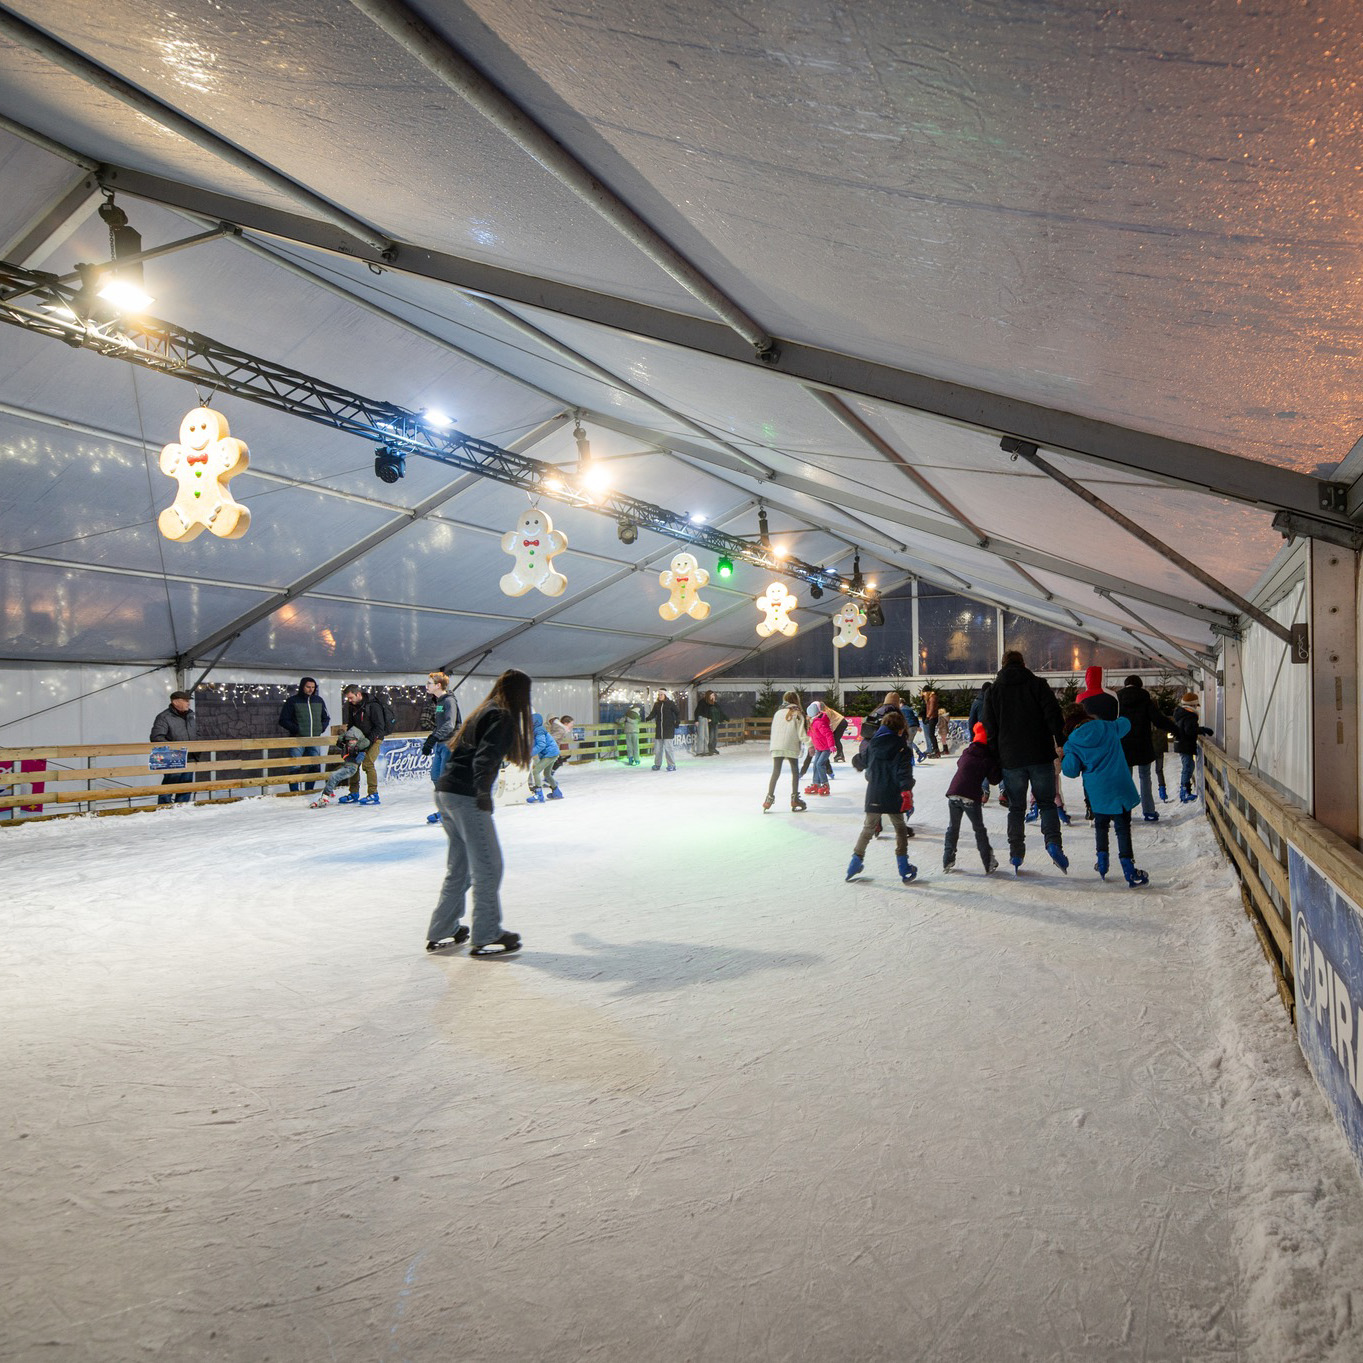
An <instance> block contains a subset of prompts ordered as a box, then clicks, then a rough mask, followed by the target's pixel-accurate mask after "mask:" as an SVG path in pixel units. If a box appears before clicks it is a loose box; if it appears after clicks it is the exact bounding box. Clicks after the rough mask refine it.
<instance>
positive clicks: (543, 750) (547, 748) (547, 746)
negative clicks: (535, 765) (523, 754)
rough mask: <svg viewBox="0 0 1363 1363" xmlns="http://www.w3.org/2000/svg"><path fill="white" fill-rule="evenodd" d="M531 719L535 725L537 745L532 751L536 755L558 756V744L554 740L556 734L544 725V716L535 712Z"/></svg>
mask: <svg viewBox="0 0 1363 1363" xmlns="http://www.w3.org/2000/svg"><path fill="white" fill-rule="evenodd" d="M530 721H531V723H532V724H534V726H535V746H534V747H533V748H532V749H531V752H532V753H533V755H534V756H535V757H557V756H558V744H557V743H555V742H554V736H553V734H551V733H550V732H549V730H548V729H546V728H545V727H544V716H543V715H540V714H533V715H531V716H530Z"/></svg>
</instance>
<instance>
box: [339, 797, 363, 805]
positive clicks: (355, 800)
mask: <svg viewBox="0 0 1363 1363" xmlns="http://www.w3.org/2000/svg"><path fill="white" fill-rule="evenodd" d="M336 803H337V804H338V805H357V804H359V803H360V797H359V796H358V795H342V796H341V797H340V799H338V800H337V801H336Z"/></svg>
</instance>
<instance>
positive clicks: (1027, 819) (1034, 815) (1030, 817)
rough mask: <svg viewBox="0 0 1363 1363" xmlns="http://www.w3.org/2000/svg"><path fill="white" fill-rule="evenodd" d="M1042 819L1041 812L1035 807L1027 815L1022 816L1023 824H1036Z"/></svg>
mask: <svg viewBox="0 0 1363 1363" xmlns="http://www.w3.org/2000/svg"><path fill="white" fill-rule="evenodd" d="M1040 817H1041V811H1040V810H1039V809H1038V808H1037V807H1036V806H1035V805H1033V806H1032V807H1031V808H1030V809H1029V810H1028V811H1027V813H1026V814H1024V815H1023V816H1022V821H1023V823H1035V822H1036V821H1037V820H1038V819H1039V818H1040Z"/></svg>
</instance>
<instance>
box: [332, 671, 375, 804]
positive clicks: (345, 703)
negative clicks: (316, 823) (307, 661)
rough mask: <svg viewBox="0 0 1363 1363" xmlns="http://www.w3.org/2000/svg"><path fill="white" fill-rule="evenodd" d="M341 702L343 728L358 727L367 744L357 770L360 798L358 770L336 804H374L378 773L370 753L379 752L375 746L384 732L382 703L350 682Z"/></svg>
mask: <svg viewBox="0 0 1363 1363" xmlns="http://www.w3.org/2000/svg"><path fill="white" fill-rule="evenodd" d="M341 701H342V706H341V719H342V723H344V725H345V727H346V728H347V729H352V728H353V729H358V730H359V731H360V732H361V733H362V734H363V735H364V736H365V737H366V738H367V739H368V740H369V746H368V747H367V748H366V749H365V750H364V756H363V757H362V758H361V767H360V771H363V772H364V781H365V795H364V799H363V800H362V799H360V772H359V771H357V772H355V774H354V775H353V776H351V778H350V786H349V791H348V793H347V794H345V795H342V796H341V798H340V799H339V800H337V801H336V803H337V804H338V805H357V804H358V805H376V804H378V803H379V774H378V772H377V771H375V770H374V755H375V754H376V753H377V752H378V751H379V745H380V744H381V743H382V742H383V738H384V735H385V734H386V733H387V732H388V725H387V721H386V719H385V717H384V713H383V706H382V705H380V704H379V702H378V700H377V699H376V698H375V697H373V696H370V695H369V694H367V693H366V692H365V691H363V690H361V689H360V687H358V686H356V685H354V684H353V683H352V684H351V685H349V686H347V687H346V688H345V690H343V691H342V692H341Z"/></svg>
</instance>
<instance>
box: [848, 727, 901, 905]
mask: <svg viewBox="0 0 1363 1363" xmlns="http://www.w3.org/2000/svg"><path fill="white" fill-rule="evenodd" d="M912 809H913V756H912V754H911V753H910V751H909V740H908V738H907V736H906V726H905V724H904V716H903V715H901V714H900V713H899V712H898V711H897V710H891V711H889V712H887V713H886V715H885V717H884V719H883V720H882V721H881V724H880V728H879V729H877V730H876V732H875V733H874V734H873V735H872V737H871V739H870V741H869V742H868V744H867V746H866V818H865V819H864V820H863V821H862V825H861V835H860V836H859V837H858V838H857V845H856V846H855V847H854V848H853V849H852V860H851V861H850V862H848V864H847V879H848V880H853V879H855V878H856V877H857V876H859V875H860V874H861V873H862V871H863V870H864V869H865V862H864V860H863V858H864V857H865V855H866V848H867V847H868V846H869V845H870V842H871V839H872V838H873V837H874V836H875V835H876V833H877V832H878V831H879V829H880V820H881V818H882V817H888V818H889V820H890V823H891V825H892V826H893V827H894V855H895V863H896V865H897V866H898V868H899V878H900V880H902V881H903V882H904V884H905V885H908V884H910V883H911V882H912V881H913V880H914V879H915V878H916V877H917V875H918V867H916V866H915V865H913V864H912V862H910V861H909V834H908V829H907V828H906V827H905V825H904V814H905V812H906V811H909V810H912Z"/></svg>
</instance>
